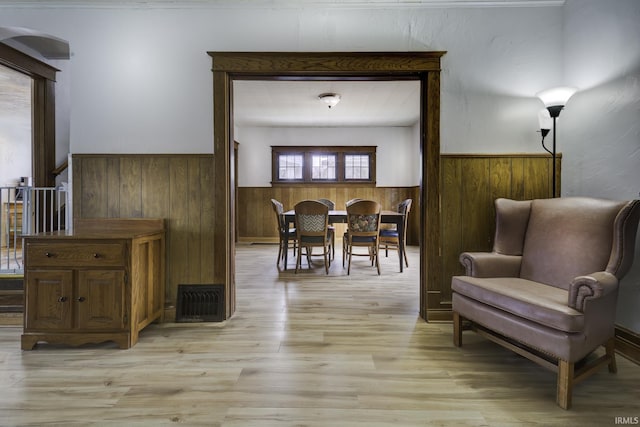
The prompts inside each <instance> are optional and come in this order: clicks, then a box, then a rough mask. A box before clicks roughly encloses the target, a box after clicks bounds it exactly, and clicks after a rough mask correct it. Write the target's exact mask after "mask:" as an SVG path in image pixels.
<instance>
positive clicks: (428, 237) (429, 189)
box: [208, 52, 446, 320]
mask: <svg viewBox="0 0 640 427" xmlns="http://www.w3.org/2000/svg"><path fill="white" fill-rule="evenodd" d="M208 54H209V56H211V58H212V72H213V123H214V132H213V147H214V182H215V184H214V189H213V191H214V200H215V206H214V217H215V225H214V260H213V263H214V281H215V283H218V284H224V288H225V319H229V318H230V317H231V316H232V315H233V313H234V312H235V307H236V296H235V295H236V285H235V239H234V233H235V212H234V209H235V182H234V180H235V178H234V175H235V170H234V169H235V159H234V139H233V128H232V126H233V117H232V114H233V81H234V80H238V79H254V80H262V79H273V78H287V79H296V80H313V79H336V80H349V79H361V80H362V79H381V78H386V79H400V78H415V79H416V80H419V81H420V91H421V96H420V157H421V179H420V201H419V203H418V206H419V211H420V316H421V317H422V318H423V319H426V320H430V319H433V320H439V317H440V316H439V315H438V314H437V312H438V311H440V292H439V290H438V289H439V285H438V284H439V283H440V282H441V278H440V276H441V271H442V269H441V268H440V264H441V263H440V240H441V236H440V58H441V57H442V56H443V55H444V54H445V52H344V53H342V52H312V53H309V52H208ZM428 310H429V315H428V314H427V311H428ZM432 311H433V314H434V315H433V316H432V315H431V312H432ZM445 316H446V315H445Z"/></svg>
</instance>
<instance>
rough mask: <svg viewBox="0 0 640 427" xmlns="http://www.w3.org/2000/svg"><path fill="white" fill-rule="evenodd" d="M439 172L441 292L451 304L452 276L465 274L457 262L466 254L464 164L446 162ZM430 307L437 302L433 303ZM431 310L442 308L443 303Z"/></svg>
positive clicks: (456, 159)
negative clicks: (463, 226)
mask: <svg viewBox="0 0 640 427" xmlns="http://www.w3.org/2000/svg"><path fill="white" fill-rule="evenodd" d="M440 169H441V173H442V174H441V177H442V178H441V180H442V184H441V188H442V192H441V196H440V197H441V202H440V203H441V207H442V212H443V213H444V214H443V215H442V218H441V229H442V231H441V234H442V236H443V239H442V258H441V260H442V271H443V274H442V278H441V279H442V280H441V282H440V289H439V292H440V293H441V294H444V295H442V298H444V299H445V300H447V301H450V300H451V296H450V293H451V292H450V289H451V276H453V275H457V274H464V268H462V265H460V262H459V261H458V257H459V255H460V253H461V252H463V244H462V227H460V224H462V222H463V197H462V160H461V159H459V158H443V159H442V160H441V162H440ZM447 296H448V299H447ZM436 302H437V301H436ZM431 304H435V302H433V300H432V302H431ZM429 308H440V303H439V302H438V304H437V305H436V306H434V307H429Z"/></svg>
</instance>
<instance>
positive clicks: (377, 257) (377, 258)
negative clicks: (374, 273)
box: [371, 243, 380, 276]
mask: <svg viewBox="0 0 640 427" xmlns="http://www.w3.org/2000/svg"><path fill="white" fill-rule="evenodd" d="M371 250H372V251H373V256H374V257H375V258H376V268H377V269H378V276H379V275H380V253H379V252H378V244H377V243H376V245H375V246H374V247H373V248H372V249H371Z"/></svg>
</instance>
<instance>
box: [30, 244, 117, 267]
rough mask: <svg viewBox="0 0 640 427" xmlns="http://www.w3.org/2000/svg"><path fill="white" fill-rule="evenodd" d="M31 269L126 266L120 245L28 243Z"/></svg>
mask: <svg viewBox="0 0 640 427" xmlns="http://www.w3.org/2000/svg"><path fill="white" fill-rule="evenodd" d="M26 249H27V253H26V256H27V258H26V261H27V263H28V265H29V267H118V266H122V265H124V245H123V244H120V243H27V248H26Z"/></svg>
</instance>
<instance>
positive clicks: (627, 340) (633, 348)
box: [616, 325, 640, 365]
mask: <svg viewBox="0 0 640 427" xmlns="http://www.w3.org/2000/svg"><path fill="white" fill-rule="evenodd" d="M616 351H617V352H618V353H620V354H621V355H622V356H624V357H625V358H627V359H629V360H630V361H632V362H633V363H635V364H636V365H640V333H638V332H634V331H632V330H630V329H627V328H625V327H624V326H620V325H618V326H616Z"/></svg>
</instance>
